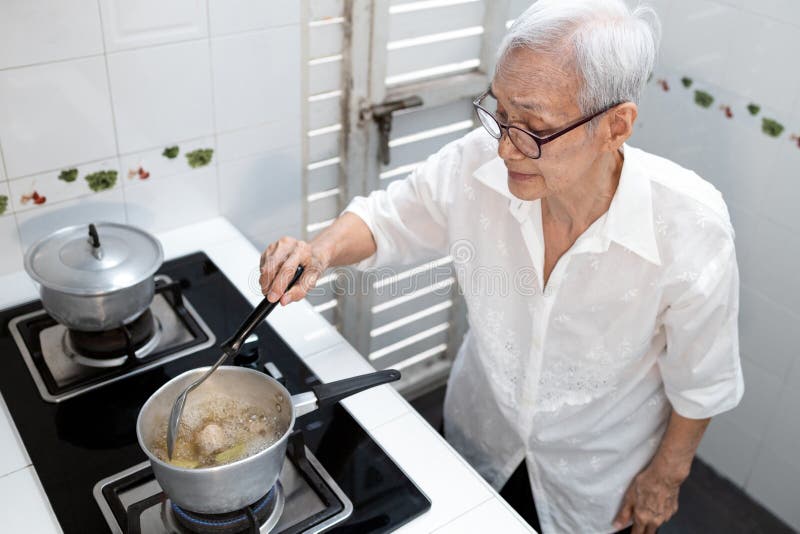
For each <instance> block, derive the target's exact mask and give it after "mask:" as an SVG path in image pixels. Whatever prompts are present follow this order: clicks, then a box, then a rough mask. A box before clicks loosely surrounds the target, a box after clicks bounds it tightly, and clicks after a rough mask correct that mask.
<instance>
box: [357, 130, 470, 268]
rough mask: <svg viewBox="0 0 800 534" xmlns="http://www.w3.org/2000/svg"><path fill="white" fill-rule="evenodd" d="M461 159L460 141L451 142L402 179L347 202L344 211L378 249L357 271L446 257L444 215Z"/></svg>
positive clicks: (359, 264) (446, 240)
mask: <svg viewBox="0 0 800 534" xmlns="http://www.w3.org/2000/svg"><path fill="white" fill-rule="evenodd" d="M460 155H461V147H460V142H459V141H455V142H453V143H451V144H449V145H447V146H445V147H444V148H443V149H442V150H440V151H439V152H438V153H436V154H434V155H432V156H431V157H430V158H428V159H427V161H425V163H423V164H422V165H420V166H419V167H417V169H415V170H414V172H412V173H411V175H410V176H408V177H407V178H405V179H403V180H398V181H396V182H393V183H391V184H390V185H389V187H388V188H386V190H381V191H373V192H372V193H371V194H370V195H369V196H368V197H355V198H354V199H353V200H352V201H351V202H350V204H349V205H348V206H347V208H346V209H345V210H344V211H345V212H350V213H353V214H355V215H357V216H358V217H360V218H361V219H362V220H363V221H364V222H365V223H366V225H367V226H368V227H369V229H370V231H371V232H372V236H373V237H374V239H375V243H376V245H377V252H376V253H375V254H373V255H372V256H370V257H369V258H366V259H365V260H362V261H361V262H360V263H358V264H356V265H355V267H356V268H357V269H360V270H365V269H370V268H375V267H382V266H386V265H397V264H410V263H415V262H417V261H422V260H424V259H430V258H433V257H435V256H436V255H442V256H444V255H446V254H447V253H448V250H447V243H448V239H447V211H448V204H449V203H450V200H451V196H452V191H451V189H452V183H451V182H452V181H453V180H455V179H456V175H457V173H458V169H459V168H460V166H461V162H460Z"/></svg>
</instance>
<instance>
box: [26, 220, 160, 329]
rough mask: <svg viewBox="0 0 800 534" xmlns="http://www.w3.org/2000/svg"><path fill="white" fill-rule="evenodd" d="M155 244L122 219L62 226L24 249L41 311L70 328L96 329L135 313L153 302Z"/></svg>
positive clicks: (114, 324)
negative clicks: (37, 292)
mask: <svg viewBox="0 0 800 534" xmlns="http://www.w3.org/2000/svg"><path fill="white" fill-rule="evenodd" d="M163 261H164V252H163V250H162V248H161V243H159V241H158V240H157V239H156V238H155V237H153V236H152V235H150V234H149V233H147V232H145V231H143V230H140V229H138V228H135V227H133V226H128V225H124V224H117V223H97V224H88V225H78V226H70V227H67V228H62V229H61V230H58V231H57V232H54V233H52V234H50V235H48V236H46V237H44V238H43V239H40V240H39V241H37V242H36V243H34V244H33V245H32V246H31V247H30V248H29V249H28V250H27V252H26V253H25V270H26V271H27V272H28V274H29V275H30V276H31V278H33V279H34V280H35V281H36V282H38V283H39V285H40V288H39V294H40V296H41V299H42V304H43V306H44V308H45V309H46V310H47V312H48V313H49V314H50V315H52V316H53V317H54V318H55V319H56V320H57V321H58V322H60V323H61V324H63V325H65V326H66V327H68V328H71V329H73V330H82V331H88V332H99V331H103V330H109V329H112V328H118V327H120V326H122V325H125V324H128V323H130V322H131V321H133V320H134V319H136V318H137V317H139V316H140V315H141V314H142V313H143V312H144V311H145V310H146V309H147V308H148V307H149V306H150V303H151V302H152V301H153V294H154V292H155V282H154V280H153V275H154V274H155V272H156V271H157V270H158V269H159V268H160V267H161V264H162V262H163Z"/></svg>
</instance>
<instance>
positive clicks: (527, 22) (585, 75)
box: [497, 0, 661, 122]
mask: <svg viewBox="0 0 800 534" xmlns="http://www.w3.org/2000/svg"><path fill="white" fill-rule="evenodd" d="M648 17H649V18H650V19H651V20H650V21H648V20H647V19H648ZM660 37H661V25H660V23H659V20H658V16H657V15H656V13H655V11H654V10H653V9H652V8H650V7H647V6H642V5H640V6H638V7H636V8H635V9H630V8H628V6H627V5H625V2H623V0H538V1H537V2H535V3H534V4H533V5H532V6H531V7H529V8H528V9H527V10H525V12H524V13H523V14H522V15H520V16H519V18H517V19H516V20H515V21H514V24H513V25H512V26H511V28H510V29H509V30H508V33H507V34H506V36H505V37H504V39H503V41H502V42H501V44H500V50H499V52H498V61H497V69H502V68H503V62H504V61H505V60H506V59H507V57H508V54H509V52H511V51H512V50H514V49H516V48H527V49H530V50H533V51H535V52H541V53H544V54H546V55H553V56H554V57H563V56H564V54H565V53H571V54H572V58H573V59H574V63H575V66H576V68H577V71H578V76H579V79H580V81H581V88H580V90H579V93H578V106H579V107H580V109H581V112H582V113H583V114H591V113H595V112H597V111H600V110H601V109H603V108H605V107H607V106H611V105H613V104H617V103H620V102H635V103H638V102H639V98H640V97H641V94H642V91H643V89H644V86H645V84H646V83H647V80H648V78H649V77H650V75H651V73H652V72H653V67H654V66H655V61H656V51H657V50H658V42H659V39H660ZM593 122H594V121H593Z"/></svg>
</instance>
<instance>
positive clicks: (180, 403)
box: [167, 265, 303, 460]
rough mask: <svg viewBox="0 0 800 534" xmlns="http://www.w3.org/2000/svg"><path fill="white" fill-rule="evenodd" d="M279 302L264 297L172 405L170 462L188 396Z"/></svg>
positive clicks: (233, 353)
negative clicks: (208, 366)
mask: <svg viewBox="0 0 800 534" xmlns="http://www.w3.org/2000/svg"><path fill="white" fill-rule="evenodd" d="M302 274H303V267H302V265H301V266H299V267H297V270H296V271H295V273H294V277H292V281H291V282H289V285H288V286H287V287H286V291H289V290H290V289H291V288H292V286H293V285H294V284H295V282H297V280H298V279H299V278H300V276H302ZM278 302H279V301H277V300H276V301H275V302H270V301H268V300H267V298H266V297H264V300H262V301H261V302H260V303H259V305H258V306H256V308H255V309H254V310H253V311H252V312H250V315H248V316H247V319H245V320H244V322H243V323H242V325H241V326H240V327H239V330H237V331H236V333H235V334H233V336H231V337H230V338H229V339H228V340H227V341H226V342H225V343H223V344H222V345H221V346H220V348H221V349H222V356H220V357H219V359H218V360H217V361H216V363H215V364H214V365H213V366H212V367H211V369H209V370H208V371H207V372H206V373H205V374H204V375H203V376H201V377H200V378H198V379H197V380H195V381H194V382H192V383H191V384H189V386H188V387H187V388H186V389H184V390H183V391H181V393H180V395H178V397H177V398H176V399H175V403H174V404H173V405H172V411H171V412H170V414H169V423H168V425H169V426H167V455H168V456H169V458H170V460H171V459H172V451H173V450H174V449H175V440H176V439H177V438H178V426H179V425H180V421H181V414H183V407H184V405H185V404H186V396H187V395H189V393H191V391H192V390H193V389H195V388H196V387H197V386H199V385H200V384H202V383H203V381H204V380H205V379H207V378H208V377H209V376H211V373H213V372H214V371H216V370H217V367H219V366H220V365H222V362H224V361H225V360H226V359H227V358H229V357H231V358H232V357H234V356H236V354H238V352H239V350H240V349H241V348H242V344H243V343H244V340H245V339H247V338H248V337H249V336H250V334H252V333H253V330H255V328H256V327H257V326H258V325H260V324H261V322H262V321H263V320H264V319H265V318H266V317H267V315H269V314H270V312H271V311H272V310H273V309H275V306H277V305H278Z"/></svg>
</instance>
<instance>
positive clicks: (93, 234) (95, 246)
mask: <svg viewBox="0 0 800 534" xmlns="http://www.w3.org/2000/svg"><path fill="white" fill-rule="evenodd" d="M89 243H91V245H92V256H94V257H95V258H96V259H98V260H102V259H103V249H101V248H100V236H99V235H97V228H96V227H95V225H94V223H90V224H89Z"/></svg>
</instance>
